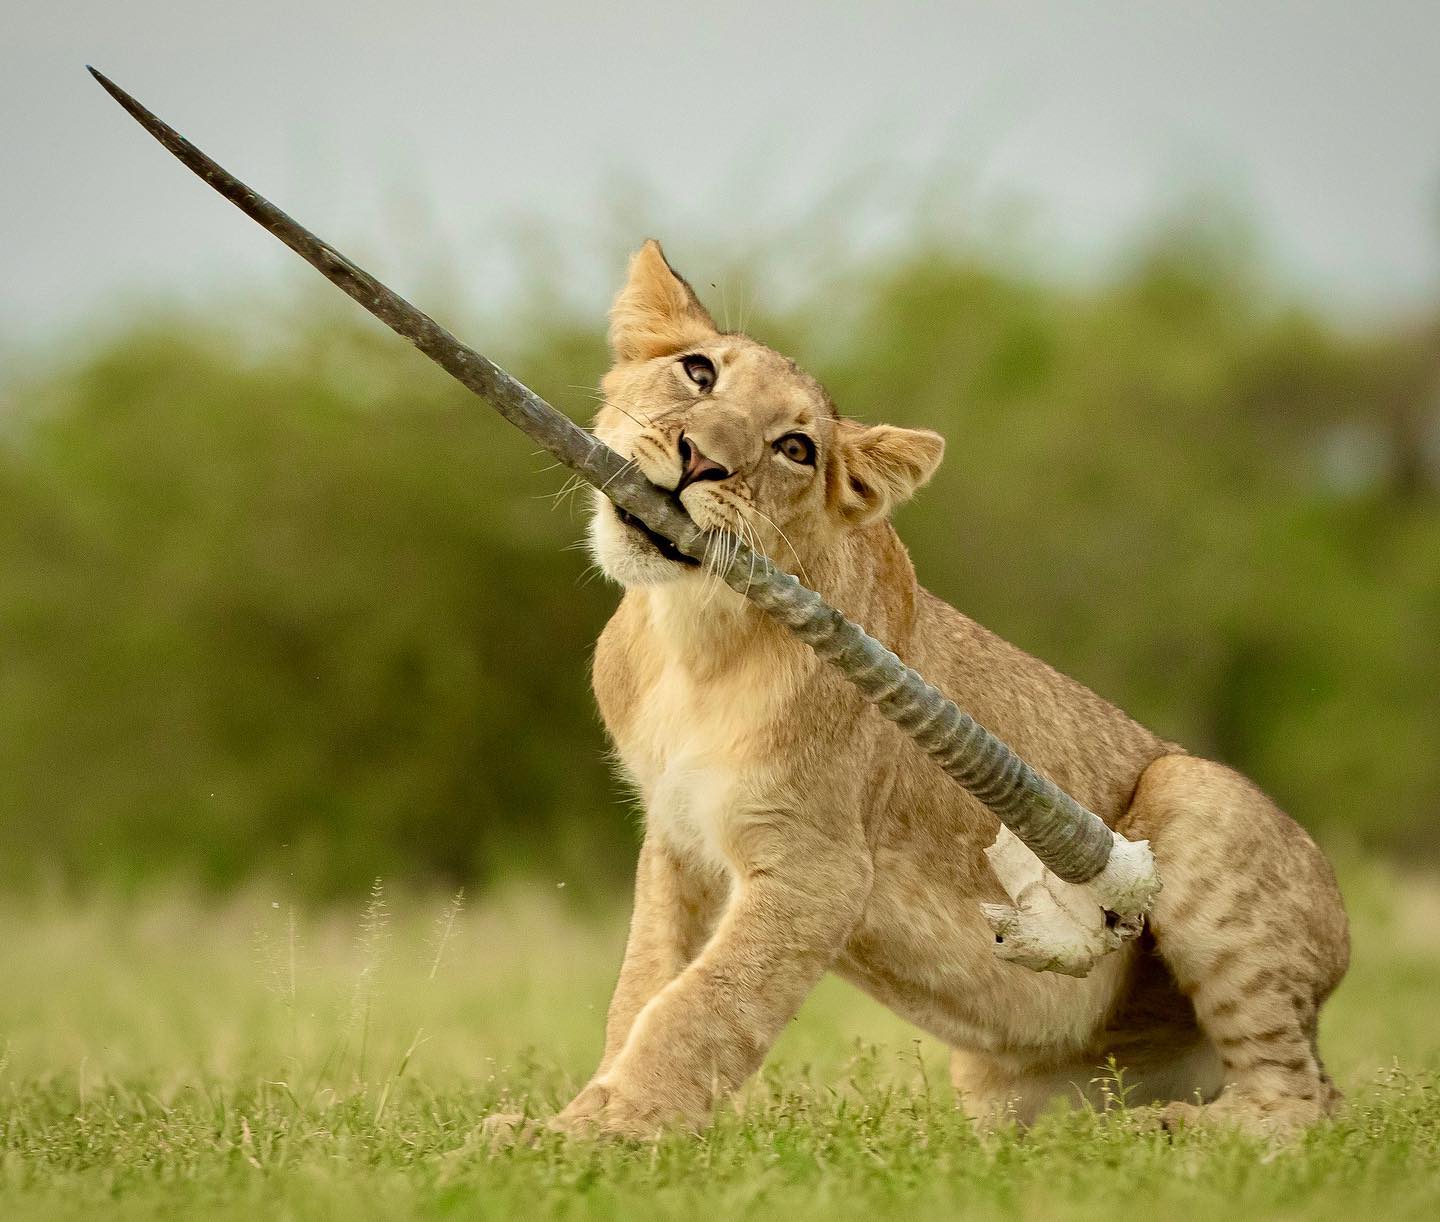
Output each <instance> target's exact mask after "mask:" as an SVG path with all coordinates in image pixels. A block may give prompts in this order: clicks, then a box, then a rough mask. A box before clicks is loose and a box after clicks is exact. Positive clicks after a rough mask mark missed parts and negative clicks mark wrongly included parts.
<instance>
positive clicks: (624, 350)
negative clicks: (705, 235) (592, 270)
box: [610, 238, 718, 361]
mask: <svg viewBox="0 0 1440 1222" xmlns="http://www.w3.org/2000/svg"><path fill="white" fill-rule="evenodd" d="M717 334H718V330H717V328H716V326H715V320H714V319H713V318H711V317H710V314H709V312H708V311H707V310H706V309H705V307H704V306H703V305H701V304H700V299H699V298H698V297H696V296H695V293H694V290H692V289H691V287H690V286H689V285H688V284H686V283H685V281H684V280H683V279H682V278H681V277H680V276H677V275H676V274H675V272H674V270H673V269H672V268H671V267H670V264H668V263H667V262H665V253H664V251H662V250H661V249H660V243H659V242H657V241H656V240H655V239H654V238H651V239H650V240H649V241H648V242H646V243H645V245H644V246H642V247H641V248H640V249H639V250H638V251H636V252H635V254H634V255H633V256H632V258H631V259H630V274H629V276H628V277H627V279H626V281H625V287H624V288H622V289H621V290H620V295H619V296H618V297H616V298H615V304H614V305H612V306H611V307H610V350H611V351H612V352H613V353H614V354H615V359H616V360H617V361H648V360H650V358H651V357H656V356H669V355H671V354H672V353H676V352H680V351H682V350H684V349H685V348H689V347H691V346H692V345H694V344H699V343H703V342H704V341H705V340H707V339H713V338H714V337H715V336H716V335H717Z"/></svg>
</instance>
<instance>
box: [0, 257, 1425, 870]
mask: <svg viewBox="0 0 1440 1222" xmlns="http://www.w3.org/2000/svg"><path fill="white" fill-rule="evenodd" d="M1248 266H1249V264H1248V263H1247V261H1246V259H1244V258H1238V257H1235V256H1234V255H1233V252H1227V251H1226V250H1223V249H1217V248H1216V247H1215V246H1214V245H1213V244H1209V243H1207V242H1206V241H1205V240H1204V239H1203V236H1199V235H1196V234H1186V233H1177V234H1172V235H1171V236H1169V237H1168V238H1166V239H1165V240H1163V241H1157V242H1155V243H1153V244H1152V245H1151V246H1149V247H1147V248H1146V249H1145V250H1143V251H1141V252H1139V253H1137V255H1136V256H1135V257H1134V258H1133V259H1132V260H1131V261H1130V262H1129V263H1128V264H1127V265H1126V266H1125V267H1124V268H1123V269H1122V270H1121V271H1120V272H1118V273H1117V274H1116V275H1114V276H1113V277H1111V278H1110V279H1109V280H1108V281H1107V282H1105V283H1104V284H1100V285H1092V286H1090V287H1087V288H1084V289H1076V288H1059V287H1056V286H1054V285H1053V284H1048V283H1044V282H1042V281H1040V280H1037V279H1035V278H1032V277H1027V276H1026V275H1023V274H1021V273H1018V272H1015V271H1013V270H1010V271H1007V270H1002V269H1000V268H998V267H996V266H994V265H992V264H989V263H987V262H986V261H984V260H983V259H978V258H976V257H973V256H972V255H970V254H967V253H965V252H963V251H956V250H954V249H952V248H947V247H945V246H943V245H934V244H930V243H926V242H923V241H922V242H918V243H917V244H915V245H914V246H913V247H912V248H910V249H909V250H908V251H906V252H904V253H903V254H902V255H900V256H896V257H892V258H889V259H886V260H885V261H883V262H877V263H874V264H871V265H869V266H866V267H859V268H851V269H849V270H843V271H840V272H835V273H833V274H832V275H831V276H830V280H829V282H828V283H823V284H820V283H817V284H815V285H814V286H813V292H812V293H811V302H812V303H813V304H811V305H808V306H802V307H799V308H796V309H793V310H789V311H787V312H785V313H783V314H778V315H772V316H769V317H761V318H759V319H755V320H751V322H750V328H749V329H750V330H751V331H752V332H753V333H755V334H757V335H758V336H759V337H760V338H763V339H766V340H768V341H770V342H772V343H774V344H775V345H776V346H777V347H781V348H782V349H783V350H785V351H787V352H790V353H791V354H793V355H794V356H796V357H797V358H798V359H799V360H800V361H801V363H802V364H805V365H807V367H809V368H811V369H812V371H813V372H815V373H816V374H817V375H818V376H820V377H821V379H822V380H823V381H824V382H825V383H826V384H827V386H828V387H829V388H830V390H831V391H832V393H833V394H834V396H835V398H836V400H837V402H838V403H839V404H840V405H841V408H842V410H844V411H847V412H849V413H851V414H854V415H858V416H861V417H864V418H867V419H870V420H880V419H884V420H890V421H894V422H898V423H909V424H919V425H928V426H930V427H933V428H936V429H939V430H940V431H941V432H943V433H944V434H945V435H946V437H947V438H948V439H949V449H948V455H947V458H946V462H945V465H944V467H943V468H942V472H941V474H940V475H939V476H938V477H937V480H936V482H935V484H934V485H933V486H932V487H931V488H930V489H929V490H927V491H926V492H925V493H924V494H922V496H921V498H920V499H919V501H918V502H917V503H916V504H914V505H913V506H910V507H908V508H907V509H906V510H904V511H903V513H902V517H901V520H900V523H899V524H900V527H901V530H902V533H903V534H904V536H905V538H906V539H907V541H908V542H909V544H910V545H911V548H912V551H913V552H914V555H915V559H916V563H917V566H918V568H919V570H920V574H921V578H922V580H923V581H924V582H925V583H926V584H927V585H929V586H930V587H931V588H932V589H934V590H935V591H936V592H937V593H939V594H940V595H941V596H943V597H945V598H947V599H948V600H950V601H951V602H953V603H955V604H956V605H957V606H959V607H960V608H962V609H963V610H965V611H966V612H968V613H969V614H971V615H973V616H974V617H975V618H977V619H979V620H981V621H982V622H984V623H986V624H988V625H989V626H990V627H992V628H994V629H995V630H997V631H999V632H1000V633H1002V634H1003V635H1005V636H1007V637H1009V638H1010V639H1012V640H1014V641H1016V642H1017V643H1018V644H1020V645H1022V646H1023V647H1025V648H1027V649H1029V650H1030V651H1032V652H1034V653H1037V654H1039V655H1041V656H1043V657H1045V658H1046V659H1047V660H1049V661H1051V662H1053V663H1054V664H1056V665H1057V666H1059V667H1060V668H1062V669H1064V670H1066V671H1068V672H1070V673H1072V674H1074V675H1076V676H1077V677H1078V678H1080V679H1081V680H1083V681H1084V682H1086V683H1088V684H1089V685H1090V686H1092V687H1094V688H1095V689H1096V690H1098V691H1099V692H1100V693H1102V694H1103V695H1105V696H1106V697H1108V698H1110V699H1111V700H1113V701H1115V702H1117V703H1119V704H1120V705H1122V706H1123V707H1125V708H1126V709H1128V710H1129V711H1130V712H1131V713H1133V714H1134V715H1135V716H1137V717H1139V718H1140V719H1141V720H1143V721H1145V722H1147V723H1148V724H1150V725H1151V726H1153V727H1154V728H1156V729H1157V730H1158V731H1160V732H1161V733H1163V734H1165V735H1168V736H1171V737H1173V738H1176V739H1178V740H1180V741H1181V742H1183V743H1185V744H1186V745H1187V746H1189V747H1191V748H1192V749H1194V750H1196V751H1199V752H1203V753H1207V754H1211V755H1214V756H1217V757H1218V758H1221V759H1223V760H1225V761H1227V762H1229V763H1231V764H1233V765H1235V766H1236V767H1238V768H1240V769H1242V770H1244V771H1246V772H1248V773H1249V774H1250V775H1252V776H1253V777H1255V778H1256V779H1257V780H1258V781H1259V782H1260V783H1261V784H1262V785H1263V786H1264V787H1265V788H1267V789H1268V790H1269V791H1270V792H1271V793H1272V794H1274V796H1275V797H1276V798H1277V799H1278V800H1279V801H1280V802H1281V803H1282V804H1283V805H1284V806H1285V807H1286V808H1287V809H1289V810H1290V811H1291V812H1292V813H1293V814H1295V816H1296V817H1297V818H1299V819H1300V820H1301V822H1303V823H1304V824H1306V826H1308V827H1309V828H1311V829H1312V830H1313V831H1314V832H1315V833H1316V834H1317V835H1319V836H1320V837H1321V838H1322V839H1326V840H1328V841H1329V842H1330V843H1332V844H1337V843H1342V844H1351V843H1353V844H1355V845H1358V846H1361V847H1364V848H1369V849H1377V850H1381V851H1385V852H1388V853H1391V854H1395V855H1406V856H1416V855H1419V856H1429V857H1431V858H1436V857H1440V829H1437V821H1436V816H1437V813H1440V751H1437V744H1440V406H1437V403H1440V396H1437V388H1440V330H1437V326H1436V320H1433V319H1432V320H1424V319H1421V320H1417V321H1413V322H1410V323H1404V324H1399V323H1397V324H1393V325H1389V326H1387V327H1383V328H1376V329H1372V330H1371V331H1369V332H1367V333H1364V334H1356V333H1354V332H1352V331H1349V330H1346V329H1345V328H1342V327H1340V326H1339V325H1337V324H1335V323H1334V322H1332V321H1330V320H1327V318H1325V317H1324V316H1322V315H1320V314H1317V313H1315V312H1314V311H1313V310H1309V309H1305V308H1299V307H1295V306H1292V305H1286V304H1284V303H1281V302H1276V301H1275V300H1273V298H1272V296H1271V295H1269V294H1267V293H1266V292H1264V291H1262V289H1261V287H1260V286H1258V285H1257V284H1256V283H1255V282H1254V281H1253V279H1252V277H1251V276H1250V275H1249V274H1247V267H1248ZM318 292H319V293H320V294H326V293H328V292H329V290H327V289H324V288H321V289H320V290H318ZM316 300H317V301H318V300H319V298H318V297H317V298H316ZM538 300H539V299H538V298H537V301H538ZM311 304H313V303H309V304H306V305H305V306H304V307H302V308H298V309H295V310H294V312H293V316H292V317H289V318H288V319H287V321H288V323H289V327H288V330H287V331H286V332H285V334H283V336H282V335H279V334H272V335H271V336H270V337H269V338H268V339H267V338H264V337H263V336H260V337H257V335H256V334H255V333H254V332H253V330H246V329H244V328H242V327H236V326H234V325H232V324H231V323H230V322H229V317H228V315H227V313H226V311H225V310H224V309H222V308H220V307H218V306H217V307H216V309H215V311H214V312H213V314H211V315H209V316H206V317H204V318H200V319H197V318H195V317H194V316H193V315H192V316H188V317H185V318H183V319H181V318H179V317H178V316H170V317H165V318H152V319H150V320H149V321H146V320H144V319H139V320H137V321H136V322H135V324H134V325H133V327H131V328H129V329H128V330H126V331H124V332H123V333H122V334H118V335H115V336H113V337H112V338H111V339H109V340H107V341H105V342H104V343H103V344H101V345H99V346H98V347H97V346H94V345H92V346H91V347H90V348H88V349H85V350H80V351H73V350H72V348H73V345H71V346H67V347H66V348H63V349H57V350H56V351H55V352H52V353H51V354H50V355H49V356H48V357H47V358H46V359H45V361H44V362H43V364H44V368H43V369H42V370H41V371H40V372H38V373H36V372H33V371H32V373H31V374H29V375H28V376H26V377H24V378H23V379H21V378H18V377H17V378H14V379H12V380H11V382H10V384H9V385H8V386H6V387H5V388H3V389H0V649H3V664H0V843H3V845H4V854H3V863H4V864H3V867H0V877H4V878H5V879H6V881H8V882H9V883H11V884H12V885H14V884H23V883H24V882H26V881H30V880H34V879H36V878H44V877H54V876H58V877H59V878H61V879H64V880H70V881H76V882H83V881H89V880H94V879H103V880H106V881H108V882H111V883H120V884H126V883H130V882H139V881H148V880H152V879H156V878H166V877H171V876H185V877H196V876H198V877H200V878H202V879H203V880H204V881H205V882H206V883H207V884H210V885H214V886H225V885H229V884H233V883H236V882H238V881H240V880H243V879H245V878H247V877H250V876H255V875H259V876H267V877H278V878H282V879H289V880H291V881H292V882H293V885H294V886H295V887H296V888H297V889H301V890H303V891H306V892H308V893H311V894H314V895H317V896H322V897H323V896H325V895H329V894H333V893H340V892H344V893H348V894H354V893H356V891H357V890H358V889H359V888H361V887H363V885H364V884H365V883H366V882H367V881H368V880H369V879H370V878H372V877H374V876H375V875H377V874H383V875H385V876H387V877H389V878H397V877H413V878H432V877H434V878H443V879H445V880H448V881H452V882H453V881H464V882H468V883H471V884H476V883H479V884H483V883H484V882H486V881H487V880H491V879H494V878H495V877H496V876H498V875H501V874H504V873H508V872H514V871H520V872H526V873H530V874H532V875H535V876H539V877H545V878H551V879H554V880H557V881H562V882H569V883H572V884H575V885H578V886H582V887H588V888H590V889H604V888H608V887H610V886H613V885H617V884H619V883H620V882H621V881H623V880H624V878H625V877H626V876H627V874H628V870H629V868H630V863H631V861H632V858H633V852H634V844H635V833H634V828H635V818H634V815H633V813H632V812H631V811H630V810H629V808H628V806H627V803H626V802H625V800H624V798H623V795H622V794H621V793H620V790H619V788H618V787H617V786H616V785H615V784H614V783H613V782H612V780H611V779H610V777H609V775H608V771H607V765H606V761H605V758H604V752H605V744H604V742H603V737H602V734H601V731H600V728H599V725H598V721H597V719H596V717H595V715H594V712H593V707H592V703H591V698H590V694H589V688H588V675H587V667H588V660H589V654H590V647H591V643H592V642H593V640H594V638H595V636H596V634H597V633H598V631H599V629H600V626H601V625H602V623H603V622H604V620H605V618H606V616H607V615H608V614H609V611H610V609H611V608H612V606H613V605H614V603H615V601H616V598H617V594H616V592H615V591H614V590H612V589H611V588H608V587H607V586H606V585H605V583H604V582H603V581H600V580H595V579H593V576H594V575H593V574H587V573H586V571H585V570H586V564H587V559H588V558H587V557H585V556H584V555H583V553H581V552H580V551H578V550H576V549H575V548H574V547H573V546H572V545H573V544H575V542H576V541H577V540H578V539H579V538H580V537H581V533H582V523H581V518H582V513H581V509H582V507H583V501H584V498H583V495H582V497H581V498H579V499H578V501H577V502H576V503H575V504H573V505H568V506H567V505H561V506H559V507H557V506H556V504H555V501H554V497H553V494H554V493H555V492H556V491H557V490H558V489H559V487H560V485H561V482H562V475H561V474H560V473H553V472H552V473H547V472H546V470H545V468H546V465H547V462H548V460H542V458H540V457H537V456H535V455H534V454H533V452H532V449H531V447H529V446H528V444H527V443H526V442H525V441H524V440H523V439H520V438H518V437H517V436H516V435H514V434H513V433H511V432H510V431H509V430H508V429H507V428H506V427H505V426H503V425H502V424H501V423H500V422H499V421H498V420H497V419H496V418H495V417H494V416H493V415H492V414H491V413H490V412H489V411H488V409H485V408H483V407H482V406H481V405H479V404H478V403H476V402H474V401H473V400H472V399H471V398H470V397H469V396H468V395H467V394H466V393H465V392H464V391H462V390H461V389H459V388H458V387H457V386H455V385H454V384H453V383H451V382H450V381H449V380H448V379H447V378H446V377H444V376H443V375H442V374H440V373H438V372H437V371H434V370H433V369H431V368H430V367H429V366H428V364H427V363H426V362H424V361H423V360H422V359H421V358H419V357H418V356H416V355H415V354H414V353H411V352H409V351H408V350H407V349H406V348H405V346H404V345H402V344H400V343H399V342H398V341H396V340H394V339H393V337H391V336H390V335H389V334H388V333H387V332H382V331H380V330H379V329H378V328H376V327H375V326H373V325H372V324H370V323H369V321H368V320H364V319H362V318H361V317H360V316H359V315H358V313H357V312H354V311H353V310H351V309H350V307H349V306H348V305H347V304H346V303H343V302H339V301H338V299H336V301H334V302H331V301H330V299H329V298H328V297H326V298H325V304H324V305H323V307H321V308H316V309H312V308H310V305H311ZM259 308H260V309H262V310H263V309H265V308H266V307H264V306H261V307H259ZM531 314H532V315H533V317H534V318H536V319H543V320H544V321H539V322H537V323H536V325H534V326H529V327H527V328H526V331H525V334H526V338H525V341H524V348H523V351H520V352H518V353H517V352H516V351H515V350H514V348H513V347H512V348H511V349H510V350H509V351H504V352H502V351H499V350H495V351H493V352H492V355H495V356H496V357H498V358H499V359H501V360H502V361H504V362H505V363H506V364H507V365H509V366H510V367H511V368H512V370H513V371H514V372H516V373H517V374H519V375H520V376H521V377H523V378H525V379H526V380H528V381H529V382H530V383H531V385H533V386H534V387H535V388H536V389H537V390H539V391H540V392H541V393H542V394H545V395H546V396H547V397H549V398H551V400H552V401H553V402H556V403H557V404H559V405H561V406H563V407H565V408H566V409H567V410H570V411H571V412H572V414H574V415H575V416H577V418H579V417H585V416H587V415H588V414H589V411H590V406H591V404H590V401H589V398H588V396H587V394H586V392H585V390H584V388H585V387H588V386H593V385H594V384H595V383H596V381H597V380H598V377H599V375H600V373H601V371H602V369H603V368H604V364H605V355H604V348H603V342H602V338H601V336H602V320H600V319H598V318H597V319H590V320H586V321H585V322H584V323H583V324H581V323H576V322H575V321H574V320H573V319H572V318H570V317H568V316H567V315H566V314H565V313H564V311H555V312H553V313H551V312H547V311H546V310H544V309H533V310H532V311H531Z"/></svg>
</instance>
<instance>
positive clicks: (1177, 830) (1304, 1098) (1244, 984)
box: [1119, 755, 1349, 1133]
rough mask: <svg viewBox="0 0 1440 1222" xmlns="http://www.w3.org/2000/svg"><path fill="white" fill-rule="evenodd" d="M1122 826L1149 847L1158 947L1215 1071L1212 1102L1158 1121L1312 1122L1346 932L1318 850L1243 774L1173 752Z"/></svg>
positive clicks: (1323, 1093)
mask: <svg viewBox="0 0 1440 1222" xmlns="http://www.w3.org/2000/svg"><path fill="white" fill-rule="evenodd" d="M1119 830H1120V831H1121V832H1123V833H1124V834H1125V835H1127V836H1130V837H1131V838H1132V839H1139V838H1142V837H1145V838H1148V839H1149V840H1150V843H1151V847H1152V848H1153V849H1154V852H1155V858H1156V862H1157V864H1158V865H1159V868H1160V877H1161V880H1162V882H1163V884H1164V889H1163V890H1162V891H1161V893H1160V896H1159V898H1158V899H1157V901H1156V903H1155V910H1154V912H1153V914H1152V916H1151V921H1150V924H1151V929H1152V931H1153V933H1154V937H1155V945H1156V948H1157V949H1158V951H1159V953H1160V956H1161V958H1162V959H1163V960H1164V962H1165V964H1166V966H1167V967H1168V968H1169V970H1170V972H1171V973H1172V974H1173V976H1174V978H1175V982H1176V984H1177V985H1178V986H1179V988H1180V990H1181V991H1182V992H1183V993H1184V994H1185V995H1186V996H1187V997H1189V999H1190V1001H1191V1004H1192V1005H1193V1006H1194V1008H1195V1019H1196V1023H1197V1024H1198V1026H1199V1028H1200V1030H1201V1032H1202V1033H1203V1034H1204V1035H1205V1036H1206V1037H1207V1038H1208V1040H1209V1041H1210V1042H1211V1043H1212V1044H1213V1045H1214V1047H1215V1050H1216V1052H1217V1053H1218V1054H1219V1057H1220V1060H1221V1062H1222V1064H1223V1067H1224V1088H1223V1090H1222V1091H1221V1093H1220V1095H1219V1097H1218V1098H1217V1099H1216V1100H1215V1101H1214V1102H1213V1103H1208V1104H1203V1105H1202V1104H1198V1103H1187V1102H1179V1103H1176V1104H1172V1105H1170V1107H1169V1108H1167V1109H1166V1111H1165V1113H1164V1118H1165V1120H1166V1121H1167V1122H1181V1123H1185V1122H1188V1123H1212V1122H1214V1123H1224V1124H1232V1125H1238V1126H1241V1127H1245V1128H1248V1129H1252V1130H1256V1131H1260V1132H1265V1133H1276V1132H1287V1131H1291V1130H1294V1129H1298V1128H1301V1127H1303V1126H1305V1125H1309V1124H1313V1123H1314V1122H1315V1121H1318V1120H1320V1119H1321V1118H1322V1117H1324V1116H1325V1115H1327V1114H1328V1113H1329V1112H1330V1111H1331V1110H1332V1109H1333V1108H1334V1106H1335V1104H1336V1103H1337V1102H1338V1100H1339V1097H1340V1096H1339V1092H1338V1091H1337V1090H1336V1089H1335V1087H1334V1084H1333V1083H1332V1082H1331V1081H1330V1078H1329V1076H1328V1075H1327V1074H1326V1073H1325V1069H1324V1066H1323V1065H1322V1064H1321V1061H1320V1055H1319V1051H1318V1049H1317V1047H1316V1042H1315V1032H1316V1022H1317V1018H1318V1014H1319V1009H1320V1005H1321V1003H1322V1002H1323V1001H1324V1000H1325V999H1326V998H1327V997H1328V996H1329V995H1330V993H1331V992H1332V991H1333V990H1334V988H1335V986H1336V985H1337V984H1338V983H1339V981H1340V977H1341V976H1342V975H1343V974H1344V971H1345V967H1346V964H1347V961H1348V957H1349V937H1348V932H1347V927H1346V920H1345V911H1344V908H1343V906H1342V904H1341V900H1340V892H1339V889H1338V888H1337V887H1336V884H1335V876H1334V874H1333V872H1332V871H1331V869H1330V866H1329V864H1328V863H1327V862H1326V861H1325V859H1324V858H1323V857H1322V856H1321V854H1320V851H1319V849H1317V848H1316V847H1315V844H1314V842H1313V841H1311V839H1310V838H1309V836H1307V835H1306V834H1305V832H1304V831H1303V830H1302V829H1301V828H1300V827H1299V826H1298V825H1297V824H1296V823H1294V822H1293V821H1292V820H1291V819H1290V818H1289V817H1288V816H1286V815H1285V814H1283V813H1282V812H1281V811H1280V810H1279V809H1278V808H1277V807H1276V806H1275V805H1274V803H1272V802H1271V801H1270V800H1269V799H1268V798H1267V797H1265V795H1264V794H1263V793H1261V792H1260V791H1259V790H1258V789H1256V788H1255V787H1254V786H1253V785H1252V784H1250V782H1249V781H1247V780H1245V779H1244V778H1243V777H1241V776H1240V775H1238V774H1237V773H1235V772H1232V771H1231V770H1229V769H1228V768H1225V767H1223V766H1221V765H1219V764H1214V763H1211V762H1209V761H1206V760H1199V759H1193V758H1190V757H1187V756H1178V755H1177V756H1168V757H1166V758H1164V759H1161V760H1157V761H1156V762H1155V763H1153V764H1151V765H1150V767H1149V768H1147V769H1146V770H1145V773H1144V774H1143V775H1142V777H1141V779H1140V784H1139V786H1138V788H1137V790H1136V793H1135V798H1134V801H1133V802H1132V804H1131V807H1130V810H1129V811H1128V812H1127V813H1126V815H1125V817H1124V818H1123V819H1122V820H1121V823H1120V825H1119Z"/></svg>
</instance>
